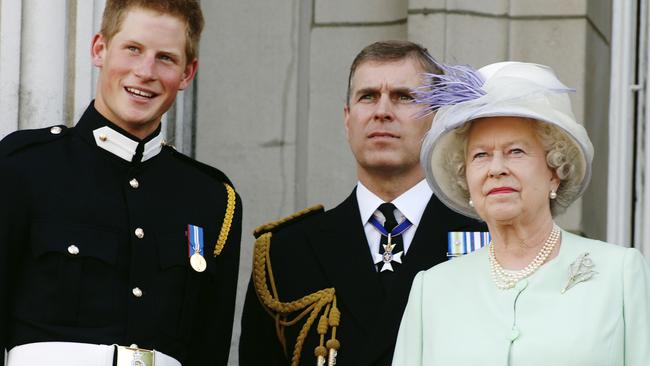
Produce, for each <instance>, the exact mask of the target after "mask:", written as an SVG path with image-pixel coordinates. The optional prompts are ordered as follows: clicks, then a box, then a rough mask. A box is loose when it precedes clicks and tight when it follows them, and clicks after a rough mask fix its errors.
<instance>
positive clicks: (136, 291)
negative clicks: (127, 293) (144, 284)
mask: <svg viewBox="0 0 650 366" xmlns="http://www.w3.org/2000/svg"><path fill="white" fill-rule="evenodd" d="M131 292H132V293H133V296H135V297H142V290H140V288H139V287H134V288H133V290H131Z"/></svg>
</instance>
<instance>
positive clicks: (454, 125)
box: [415, 62, 594, 218]
mask: <svg viewBox="0 0 650 366" xmlns="http://www.w3.org/2000/svg"><path fill="white" fill-rule="evenodd" d="M440 66H441V68H442V69H443V71H444V73H445V75H431V74H430V75H428V76H429V83H428V84H427V85H425V86H424V87H422V88H420V89H418V90H416V91H415V95H416V102H418V103H422V104H425V105H426V106H427V108H428V110H430V111H435V117H434V120H433V123H432V126H431V130H430V131H429V132H428V133H427V135H426V136H425V138H424V141H423V144H422V150H421V155H420V158H421V160H420V161H421V164H422V166H423V168H424V170H425V172H426V178H427V182H428V183H429V185H430V186H431V188H432V190H433V192H434V193H435V195H436V196H437V197H438V198H439V199H440V201H442V202H443V203H444V204H445V205H447V206H448V207H449V208H451V209H452V210H454V211H457V212H459V213H461V214H463V215H465V216H469V217H474V218H479V216H478V214H477V213H476V211H475V210H474V208H472V207H471V206H470V205H469V202H468V197H467V194H466V191H464V190H463V189H462V188H461V187H460V186H459V185H458V182H457V179H458V178H457V177H455V176H452V175H451V174H449V170H447V169H445V168H444V167H443V164H446V163H448V162H447V161H446V159H449V158H450V157H451V156H454V153H456V152H457V151H458V150H460V151H463V150H464V149H465V147H464V146H458V145H460V144H458V143H457V139H454V138H453V136H452V135H453V134H451V132H452V131H454V130H456V129H458V128H460V127H462V126H464V125H465V124H467V123H468V122H471V121H472V120H475V119H478V118H484V117H523V118H532V119H535V120H538V121H541V122H546V123H549V124H551V125H554V126H557V127H558V128H559V129H560V130H561V131H563V132H564V133H565V134H566V135H567V136H568V137H569V140H570V141H571V142H572V143H574V144H575V145H576V146H575V147H576V148H577V151H579V152H580V153H579V154H576V156H574V157H571V158H572V160H573V161H572V163H573V165H574V167H575V170H574V171H573V174H572V175H571V176H570V177H568V179H567V180H568V181H569V182H563V184H570V185H572V186H573V185H575V186H576V187H578V189H576V190H574V191H572V192H573V193H572V194H571V196H570V197H565V198H566V199H565V201H568V202H569V203H570V202H573V201H575V200H576V199H577V198H578V197H580V196H581V195H582V193H584V191H585V189H586V188H587V184H588V183H589V180H590V179H591V162H592V159H593V155H594V149H593V146H592V144H591V141H590V140H589V136H587V131H585V129H584V127H583V126H582V125H580V124H579V123H577V122H576V120H575V117H574V115H573V112H572V109H571V101H570V99H569V96H568V94H567V93H568V92H571V91H573V89H570V88H568V87H567V86H565V85H564V84H563V83H562V82H561V81H560V80H559V79H558V78H557V76H555V73H554V72H553V70H552V69H551V68H550V67H547V66H544V65H538V64H531V63H524V62H499V63H494V64H491V65H487V66H485V67H483V68H481V69H479V70H478V71H474V70H472V69H471V68H469V67H467V66H447V65H440Z"/></svg>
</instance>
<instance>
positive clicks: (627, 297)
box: [393, 231, 650, 366]
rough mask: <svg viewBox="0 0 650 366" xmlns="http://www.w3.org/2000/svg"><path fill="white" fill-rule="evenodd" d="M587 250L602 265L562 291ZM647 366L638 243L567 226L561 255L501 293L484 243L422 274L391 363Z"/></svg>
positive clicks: (646, 292)
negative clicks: (593, 236) (582, 233)
mask: <svg viewBox="0 0 650 366" xmlns="http://www.w3.org/2000/svg"><path fill="white" fill-rule="evenodd" d="M586 252H588V253H589V258H591V260H592V261H593V264H594V267H593V270H594V271H595V272H597V273H596V274H594V276H593V277H592V278H591V279H589V280H586V281H583V282H579V283H577V284H575V285H574V286H573V287H571V288H569V289H568V290H567V291H566V292H565V293H562V289H563V288H564V287H565V285H566V284H567V281H568V280H569V267H570V265H571V263H572V262H574V261H575V260H576V259H577V258H578V257H579V256H580V255H581V254H583V253H586ZM411 365H427V366H476V365H485V366H492V365H494V366H537V365H539V366H550V365H552V366H619V365H620V366H623V365H624V366H650V268H649V267H648V263H647V262H646V260H645V259H644V258H643V256H642V255H641V253H639V251H637V250H636V249H629V248H623V247H620V246H616V245H611V244H607V243H603V242H599V241H595V240H589V239H585V238H582V237H579V236H576V235H573V234H571V233H568V232H566V231H562V245H561V246H560V251H559V254H558V256H557V257H556V258H554V259H552V260H551V261H549V262H548V263H546V264H545V265H543V266H542V267H541V268H539V269H538V270H537V272H535V273H534V274H533V275H532V276H530V277H528V278H527V279H524V280H521V281H519V283H517V285H516V286H515V288H512V289H509V290H499V289H498V288H497V287H496V285H495V284H494V281H493V280H492V277H491V274H490V264H489V259H488V251H487V250H486V248H482V249H480V250H478V251H476V252H474V253H472V254H469V255H466V256H464V257H461V258H456V259H453V260H451V261H448V262H446V263H442V264H440V265H438V266H435V267H433V268H431V269H429V270H428V271H424V272H420V273H419V274H418V275H417V277H415V280H414V281H413V286H412V287H411V293H410V296H409V301H408V305H407V307H406V311H405V312H404V316H403V318H402V323H401V326H400V330H399V336H398V338H397V346H396V348H395V355H394V358H393V366H411Z"/></svg>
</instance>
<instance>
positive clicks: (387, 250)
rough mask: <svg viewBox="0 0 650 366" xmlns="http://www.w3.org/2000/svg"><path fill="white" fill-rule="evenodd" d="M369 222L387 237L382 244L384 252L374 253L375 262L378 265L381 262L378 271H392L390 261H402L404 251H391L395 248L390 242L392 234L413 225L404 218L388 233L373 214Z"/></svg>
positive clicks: (402, 231) (403, 230)
mask: <svg viewBox="0 0 650 366" xmlns="http://www.w3.org/2000/svg"><path fill="white" fill-rule="evenodd" d="M369 221H370V223H371V224H372V226H374V227H375V228H376V229H377V230H378V231H379V233H380V234H381V235H383V236H385V237H387V238H388V240H387V241H388V242H387V243H386V244H383V246H384V253H383V254H379V253H374V254H373V257H374V261H375V264H377V265H379V264H381V268H379V272H383V271H391V272H393V265H392V264H391V263H393V262H395V263H400V264H401V263H402V255H403V254H404V252H398V253H393V249H395V244H392V243H391V241H392V238H393V237H394V236H398V235H402V233H404V232H405V231H406V230H407V229H408V228H410V227H411V225H413V224H412V223H411V222H410V221H409V220H408V219H405V220H404V221H403V222H402V223H401V224H399V225H397V226H395V228H394V229H393V231H391V232H390V233H389V232H388V231H386V229H385V228H384V226H383V225H382V224H380V223H379V221H377V219H376V218H375V217H374V216H373V217H371V218H370V220H369Z"/></svg>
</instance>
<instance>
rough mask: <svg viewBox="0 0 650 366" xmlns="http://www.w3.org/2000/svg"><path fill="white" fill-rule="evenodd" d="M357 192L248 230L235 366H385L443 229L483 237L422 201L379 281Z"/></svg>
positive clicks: (441, 249)
mask: <svg viewBox="0 0 650 366" xmlns="http://www.w3.org/2000/svg"><path fill="white" fill-rule="evenodd" d="M359 189H360V187H357V188H356V190H355V192H353V193H352V194H351V195H350V196H349V197H348V198H347V199H346V200H345V201H343V202H342V203H341V204H340V205H338V206H337V207H335V208H333V209H331V210H328V211H324V210H323V208H322V206H321V207H313V208H312V209H308V210H305V211H302V212H299V213H296V214H294V215H292V216H290V217H288V218H285V219H282V220H280V221H277V222H274V223H270V224H267V225H263V226H261V227H259V228H258V229H257V230H256V233H255V235H256V236H257V238H258V239H257V241H256V243H255V251H254V260H253V274H252V277H251V281H250V283H249V287H248V292H247V295H246V301H245V304H244V310H243V316H242V334H241V338H240V345H239V362H240V365H241V366H256V365H273V366H288V365H294V366H296V365H301V366H306V365H309V366H313V365H333V364H334V363H335V364H336V365H339V366H371V365H372V366H388V365H390V363H391V359H392V355H393V350H394V346H395V341H396V338H397V332H398V329H399V324H400V320H401V318H402V313H403V311H404V308H405V307H406V302H407V300H408V295H409V290H410V288H411V283H412V281H413V278H414V277H415V275H416V274H417V273H418V272H419V271H422V270H425V269H429V268H431V267H432V266H434V265H436V264H438V263H441V262H443V261H446V260H447V259H448V257H447V254H448V253H447V243H448V236H449V235H448V234H449V233H450V232H483V231H485V225H484V224H482V223H480V222H478V221H476V220H473V219H469V218H467V217H464V216H462V215H459V214H457V213H455V212H453V211H451V210H449V209H448V208H447V207H445V206H444V205H443V204H442V203H441V202H440V201H439V200H438V199H437V198H436V197H435V196H431V197H430V199H428V201H427V200H426V199H425V198H424V197H423V198H422V199H421V201H422V204H423V205H424V206H425V207H423V213H422V216H421V219H420V220H419V224H418V226H417V229H416V230H415V231H414V235H413V237H412V241H411V242H410V247H409V249H408V252H407V253H406V255H405V257H403V262H402V264H401V265H400V266H399V269H398V270H396V271H395V272H394V273H391V274H392V275H393V276H392V280H391V281H390V282H389V284H388V285H386V284H385V283H384V281H383V279H384V278H383V276H384V275H386V273H384V272H383V271H382V272H380V270H381V269H380V268H378V267H377V265H376V264H375V263H377V262H376V261H375V260H374V259H373V257H372V256H371V252H370V251H369V247H368V244H369V242H368V240H367V237H366V234H365V233H364V226H363V225H362V219H361V217H362V215H361V213H360V206H359V201H358V198H357V191H359ZM413 189H415V187H414V188H413ZM429 195H431V192H430V190H429ZM382 269H383V268H382ZM319 356H320V357H321V359H320V362H323V363H317V358H316V357H319Z"/></svg>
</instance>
